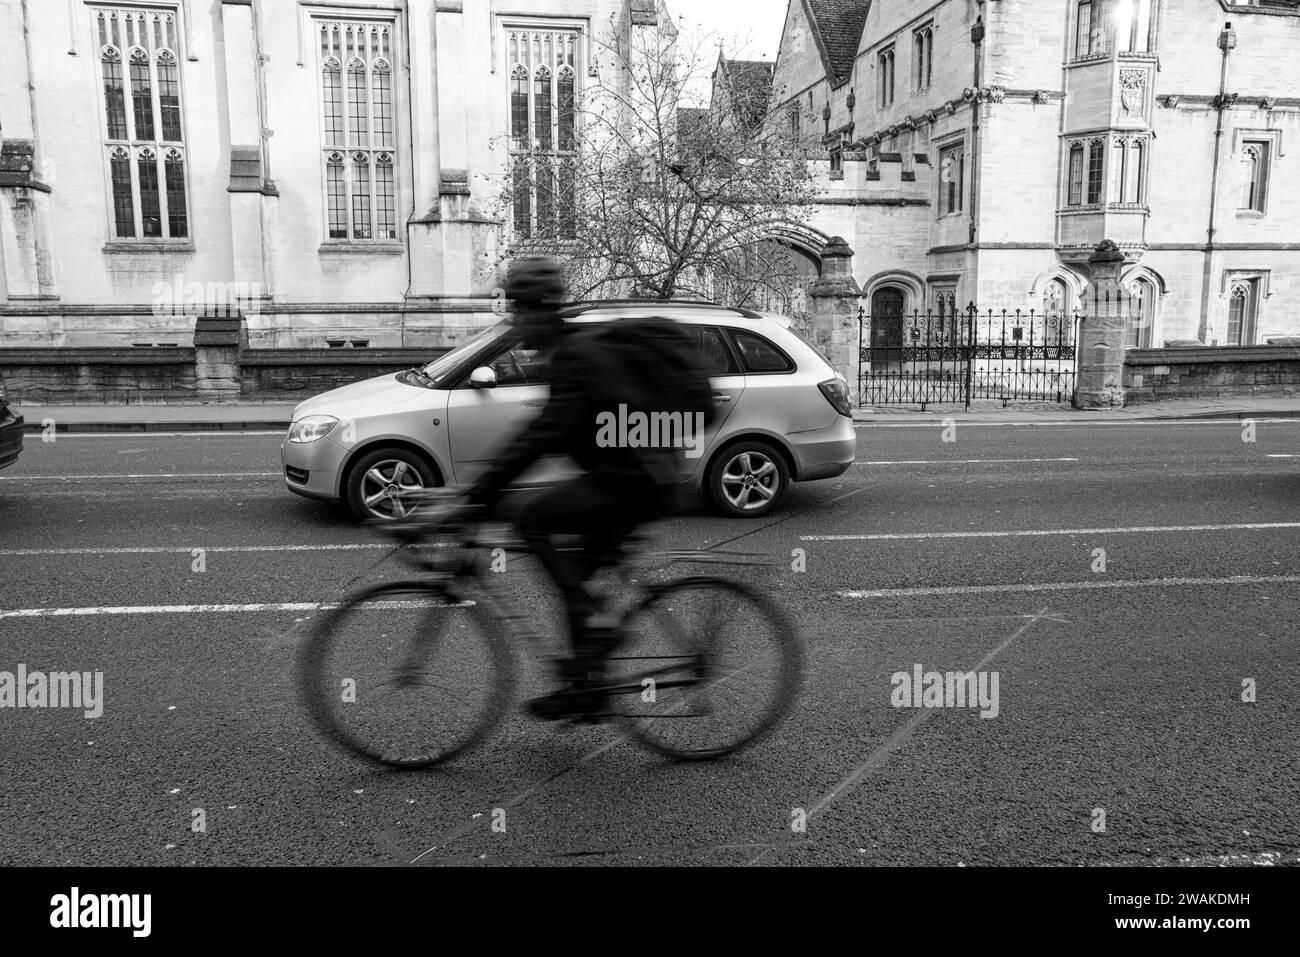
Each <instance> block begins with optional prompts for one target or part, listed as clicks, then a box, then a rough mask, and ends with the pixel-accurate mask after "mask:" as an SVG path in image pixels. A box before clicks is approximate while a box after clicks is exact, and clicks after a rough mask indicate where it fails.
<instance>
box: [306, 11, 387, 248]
mask: <svg viewBox="0 0 1300 957" xmlns="http://www.w3.org/2000/svg"><path fill="white" fill-rule="evenodd" d="M316 28H317V30H318V39H319V43H320V49H319V53H320V109H321V120H322V123H321V127H322V129H323V131H324V142H323V143H322V144H321V159H322V163H323V166H324V182H325V235H326V236H327V238H328V239H330V240H335V241H344V242H376V241H377V242H392V241H394V240H396V239H397V238H398V237H397V194H396V182H397V180H396V173H397V168H396V167H397V152H396V146H397V134H396V127H395V122H396V121H395V116H396V112H397V111H396V108H395V101H394V93H393V77H392V73H393V67H392V63H393V24H392V23H391V22H383V21H352V20H317V21H316Z"/></svg>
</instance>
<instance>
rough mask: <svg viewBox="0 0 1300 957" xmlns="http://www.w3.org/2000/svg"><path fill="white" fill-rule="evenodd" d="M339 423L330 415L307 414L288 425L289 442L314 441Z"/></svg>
mask: <svg viewBox="0 0 1300 957" xmlns="http://www.w3.org/2000/svg"><path fill="white" fill-rule="evenodd" d="M338 424H339V420H338V419H337V418H335V417H334V416H332V415H308V416H305V417H303V418H301V419H299V420H298V421H297V422H294V423H293V424H292V425H290V426H289V441H290V442H315V441H316V440H317V439H323V438H324V437H325V436H327V435H329V434H330V430H331V429H333V428H334V426H336V425H338Z"/></svg>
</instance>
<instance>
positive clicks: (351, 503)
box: [344, 445, 442, 521]
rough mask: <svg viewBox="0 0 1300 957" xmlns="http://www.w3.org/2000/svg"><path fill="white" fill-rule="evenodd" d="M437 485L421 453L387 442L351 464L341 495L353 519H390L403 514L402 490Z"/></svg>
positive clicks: (439, 482)
mask: <svg viewBox="0 0 1300 957" xmlns="http://www.w3.org/2000/svg"><path fill="white" fill-rule="evenodd" d="M440 485H442V480H441V478H440V477H439V475H438V472H437V470H436V469H434V467H433V466H432V465H431V464H430V463H429V460H428V459H426V458H425V457H424V456H423V455H421V454H420V453H418V452H415V451H413V450H411V449H408V448H403V447H402V446H397V445H389V446H383V447H381V448H377V449H372V450H371V451H369V452H367V453H366V454H365V455H363V456H361V458H359V459H357V460H356V462H354V463H353V464H352V467H351V468H350V469H349V470H348V479H347V487H346V489H345V490H344V496H345V498H346V499H347V503H348V507H349V508H351V509H352V514H354V515H355V516H356V517H357V518H359V519H362V520H363V521H364V520H366V519H384V520H390V521H391V520H395V519H399V518H402V516H403V515H404V514H405V510H404V507H403V506H402V494H403V492H406V491H411V490H414V489H419V488H436V487H438V486H440Z"/></svg>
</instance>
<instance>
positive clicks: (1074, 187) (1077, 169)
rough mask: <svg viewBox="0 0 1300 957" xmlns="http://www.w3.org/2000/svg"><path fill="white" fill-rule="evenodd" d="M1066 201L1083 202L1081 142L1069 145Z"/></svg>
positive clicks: (1073, 204) (1075, 203) (1073, 203)
mask: <svg viewBox="0 0 1300 957" xmlns="http://www.w3.org/2000/svg"><path fill="white" fill-rule="evenodd" d="M1066 201H1067V203H1068V204H1069V205H1070V206H1078V205H1080V204H1082V203H1083V144H1082V143H1075V144H1074V145H1072V146H1071V147H1070V173H1069V195H1068V196H1067V200H1066Z"/></svg>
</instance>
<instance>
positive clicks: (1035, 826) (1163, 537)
mask: <svg viewBox="0 0 1300 957" xmlns="http://www.w3.org/2000/svg"><path fill="white" fill-rule="evenodd" d="M858 435H859V454H858V458H859V462H858V463H857V464H856V465H855V467H854V468H852V469H851V470H850V471H849V472H848V473H847V474H846V475H844V476H842V477H841V478H839V479H835V480H831V481H828V482H821V483H814V484H810V485H806V486H798V487H796V489H795V491H794V493H793V494H792V495H791V496H790V497H789V499H788V500H787V502H786V504H785V505H784V507H783V508H782V509H781V510H780V511H779V512H778V513H776V514H775V515H773V516H770V517H768V518H766V519H763V520H759V521H752V522H743V521H733V520H727V519H722V518H719V517H716V516H713V515H710V514H707V513H704V512H695V513H692V514H687V515H683V516H681V517H678V518H675V519H673V520H672V521H670V522H667V523H665V524H664V525H663V526H662V527H661V528H660V529H659V530H658V533H657V536H656V542H657V543H658V544H662V545H664V546H673V547H707V546H716V545H719V544H720V543H723V542H729V543H731V544H729V545H728V547H732V548H744V549H746V550H756V551H765V552H769V553H772V554H774V555H779V556H782V557H783V558H785V559H786V560H787V561H789V556H790V555H791V552H792V550H793V549H798V548H803V549H805V550H806V556H807V570H806V572H802V573H799V572H795V571H792V570H791V569H790V567H789V565H788V564H783V565H780V566H777V567H775V568H774V569H765V570H760V571H758V572H755V571H753V570H750V572H749V573H750V575H751V576H752V577H753V578H754V580H756V581H757V582H758V583H759V584H760V586H761V587H762V588H763V590H764V591H765V592H766V593H767V594H769V595H771V596H772V597H774V598H775V599H777V600H779V601H781V602H782V603H784V604H785V606H786V607H787V608H788V609H789V610H790V611H791V613H792V614H793V616H794V617H795V618H796V620H797V621H798V622H799V623H800V625H801V627H802V630H803V634H804V638H805V641H806V643H807V651H808V654H807V673H806V676H805V685H804V689H803V694H802V696H801V697H800V699H799V701H798V704H797V707H796V709H795V712H794V713H793V715H792V717H791V718H790V720H789V721H788V723H787V724H785V725H784V726H783V727H782V728H781V729H780V730H779V732H778V733H777V734H776V735H774V736H773V737H772V738H770V739H769V740H767V741H766V742H764V743H763V744H761V745H760V746H758V747H756V748H755V749H753V750H751V751H749V752H746V753H744V754H743V755H741V756H738V757H736V758H733V759H728V760H724V761H721V762H718V763H713V764H673V763H667V762H665V761H663V760H661V759H659V758H656V757H654V756H652V755H650V754H649V753H647V752H645V751H642V750H640V749H638V748H636V747H634V746H633V745H632V744H631V743H629V742H627V741H626V740H623V739H621V738H620V737H619V733H618V732H617V730H615V729H613V728H610V727H606V726H600V727H594V728H583V729H577V730H572V731H567V732H564V733H560V732H557V730H556V729H555V728H554V727H552V726H549V725H543V724H540V723H535V722H531V721H529V720H527V719H525V718H524V716H523V715H522V714H521V713H520V712H518V710H517V709H516V711H515V712H514V715H513V716H512V718H511V719H510V720H509V721H508V722H507V724H506V725H505V726H504V727H503V728H501V729H500V730H499V732H498V733H497V734H495V735H494V736H493V737H492V738H491V739H490V740H489V741H488V742H487V743H485V744H484V745H483V746H482V747H481V748H479V749H478V750H476V751H474V752H471V753H469V754H466V755H464V756H462V757H461V758H459V759H457V760H456V761H455V762H453V763H452V764H451V765H449V766H447V767H446V768H444V769H439V770H432V771H420V772H413V773H410V772H408V773H399V772H391V771H385V770H375V769H373V768H372V767H370V766H367V765H364V764H361V763H359V762H358V761H357V760H355V759H353V758H351V757H349V756H347V755H345V754H342V753H340V752H338V751H336V750H333V749H332V748H331V747H329V746H328V745H327V744H326V743H325V742H324V741H323V740H322V739H321V738H320V737H319V736H318V735H317V734H316V733H315V732H314V731H313V730H312V729H311V727H310V726H309V725H308V723H307V721H306V719H305V717H304V715H303V714H301V713H300V711H299V709H298V706H297V704H296V699H295V697H294V693H293V675H292V653H293V648H294V645H295V642H296V641H298V640H299V638H300V636H301V634H302V631H303V625H304V621H305V619H306V618H307V616H308V613H307V612H304V611H302V610H283V609H282V608H281V607H280V606H282V605H285V604H297V603H312V602H319V601H328V600H331V599H333V598H334V597H336V596H337V594H338V593H339V591H340V590H341V589H342V588H343V587H344V586H345V585H346V584H348V583H350V582H353V581H355V580H357V579H358V578H359V577H364V576H372V577H373V576H382V575H383V574H385V572H386V568H387V567H388V566H385V565H382V564H381V565H377V564H376V563H379V562H382V561H383V560H384V558H385V555H386V550H385V548H383V547H380V543H379V542H377V540H376V539H375V538H374V537H373V536H371V534H370V533H369V532H367V530H365V529H363V528H359V527H357V525H356V523H355V522H353V521H351V520H350V519H349V518H347V517H346V515H344V514H343V513H342V512H340V511H339V510H338V509H336V508H332V507H329V506H326V505H320V504H316V503H312V502H307V501H303V500H300V499H298V498H296V497H294V496H292V495H290V494H289V493H287V492H286V491H284V490H283V487H282V483H281V480H280V478H279V463H278V443H279V437H278V436H277V435H269V434H195V433H191V434H185V435H166V434H131V435H101V434H96V435H67V436H64V435H60V436H58V438H57V441H55V442H52V443H42V442H41V441H40V440H39V438H38V437H37V436H29V437H28V442H27V447H26V450H25V452H24V454H23V456H22V458H21V460H20V462H19V463H18V464H17V465H16V466H14V467H13V468H10V469H7V470H5V471H4V472H3V473H0V671H2V670H9V671H14V670H16V668H17V666H18V664H19V663H23V664H25V665H26V666H27V668H28V669H29V670H47V671H56V670H72V669H76V670H83V671H102V672H103V674H104V696H105V705H104V712H103V715H102V716H101V717H99V718H95V719H87V718H86V717H84V716H83V714H82V713H81V712H80V711H68V710H50V709H46V710H40V709H36V710H32V709H21V710H13V709H0V781H3V782H4V783H3V785H2V786H0V863H4V864H63V863H70V864H78V865H88V864H178V865H180V864H199V865H202V864H253V863H287V864H345V863H362V864H407V863H410V862H413V861H415V862H418V863H419V864H420V865H427V866H433V865H440V864H448V863H480V864H497V863H583V864H599V863H620V864H626V863H637V862H642V863H647V864H663V863H701V864H746V863H755V862H756V863H759V864H764V865H767V864H791V865H794V864H858V865H861V864H891V865H895V864H946V865H957V864H965V865H981V864H1019V863H1028V864H1068V865H1075V864H1087V865H1104V864H1166V865H1168V864H1187V863H1198V864H1205V863H1243V864H1250V863H1269V862H1276V863H1284V862H1285V863H1294V862H1296V861H1298V860H1300V800H1298V798H1300V767H1298V762H1297V757H1296V742H1297V740H1300V644H1298V642H1297V638H1298V637H1300V422H1295V421H1282V420H1278V421H1260V422H1259V423H1258V424H1257V426H1256V435H1255V441H1254V442H1244V441H1243V440H1242V438H1243V426H1242V424H1241V423H1212V422H1150V423H1141V424H1139V423H1124V424H1116V425H1107V424H1101V423H1089V424H1080V425H1045V424H1033V425H1020V424H1014V423H1010V422H1008V423H997V424H986V425H975V424H970V425H960V426H958V428H957V432H956V434H955V436H951V437H952V438H955V441H952V442H945V441H943V437H944V436H943V432H942V430H941V429H940V428H937V427H935V426H932V425H928V424H927V425H925V426H924V427H920V426H910V425H907V424H906V423H894V424H886V425H870V426H865V427H862V428H860V429H859V430H858ZM198 548H202V549H205V550H206V552H205V558H206V569H205V570H204V571H202V572H195V571H193V561H194V559H193V557H192V549H198ZM1096 549H1104V550H1105V557H1106V567H1105V571H1099V570H1095V566H1096V565H1097V557H1098V556H1097V552H1096V551H1095V550H1096ZM503 582H505V583H506V585H507V587H508V588H509V589H510V590H511V591H512V593H513V594H514V595H515V596H516V598H517V599H518V600H519V601H520V602H521V603H523V604H526V605H527V606H528V607H530V608H533V609H535V610H536V612H537V615H538V619H539V622H540V624H541V625H542V627H548V628H554V627H556V626H557V624H558V619H557V606H556V603H555V601H554V600H553V598H552V596H551V595H550V593H549V592H548V591H547V589H546V588H545V586H544V585H543V584H542V582H541V581H540V579H539V578H538V576H537V574H536V572H535V569H534V567H533V566H532V563H531V560H520V561H519V562H518V563H516V565H515V566H514V569H513V570H512V573H511V574H509V575H507V576H504V577H503ZM212 604H221V605H228V606H235V607H233V608H230V609H228V610H219V611H213V610H201V609H196V607H195V606H202V605H212ZM248 606H269V607H258V608H256V609H254V608H251V607H248ZM918 664H919V665H921V666H922V667H923V668H924V670H926V671H929V670H937V671H952V670H959V671H965V670H979V671H988V672H994V671H995V672H997V673H998V676H999V689H1000V690H999V696H1000V697H999V710H998V714H997V716H996V717H995V718H992V719H984V718H981V717H980V715H979V713H978V712H977V711H975V710H972V709H947V708H943V709H935V708H925V709H904V708H896V707H894V706H893V705H892V704H891V691H892V685H891V675H892V674H893V673H895V672H898V671H908V672H910V671H911V670H912V669H913V667H914V666H915V665H918ZM528 668H529V674H530V676H531V677H530V680H529V681H528V682H526V686H525V688H524V689H523V691H524V692H525V693H531V692H532V691H533V690H534V689H536V688H540V687H541V684H542V678H541V673H540V669H539V668H538V667H537V666H536V665H535V664H531V665H529V666H528ZM1244 679H1253V682H1254V685H1255V688H1256V695H1257V699H1256V700H1255V701H1254V702H1253V703H1245V702H1243V701H1242V688H1243V680H1244ZM195 809H203V813H204V816H205V819H206V830H205V831H202V832H195V831H193V830H192V827H191V825H192V821H193V820H194V812H195ZM494 809H504V812H505V822H506V827H505V831H504V832H503V833H502V832H499V831H494V830H493V829H492V827H491V824H492V821H493V819H494V813H493V812H494ZM1099 809H1100V810H1101V811H1104V830H1101V829H1099V827H1098V824H1099V822H1100V821H1101V818H1100V817H1099V815H1098V810H1099ZM801 815H802V816H804V817H806V821H807V825H806V830H805V831H803V832H799V831H796V830H794V829H793V828H792V822H793V821H795V820H797V819H798V818H799V817H800V816H801ZM496 818H497V819H498V820H499V819H500V815H499V814H497V815H496Z"/></svg>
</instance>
